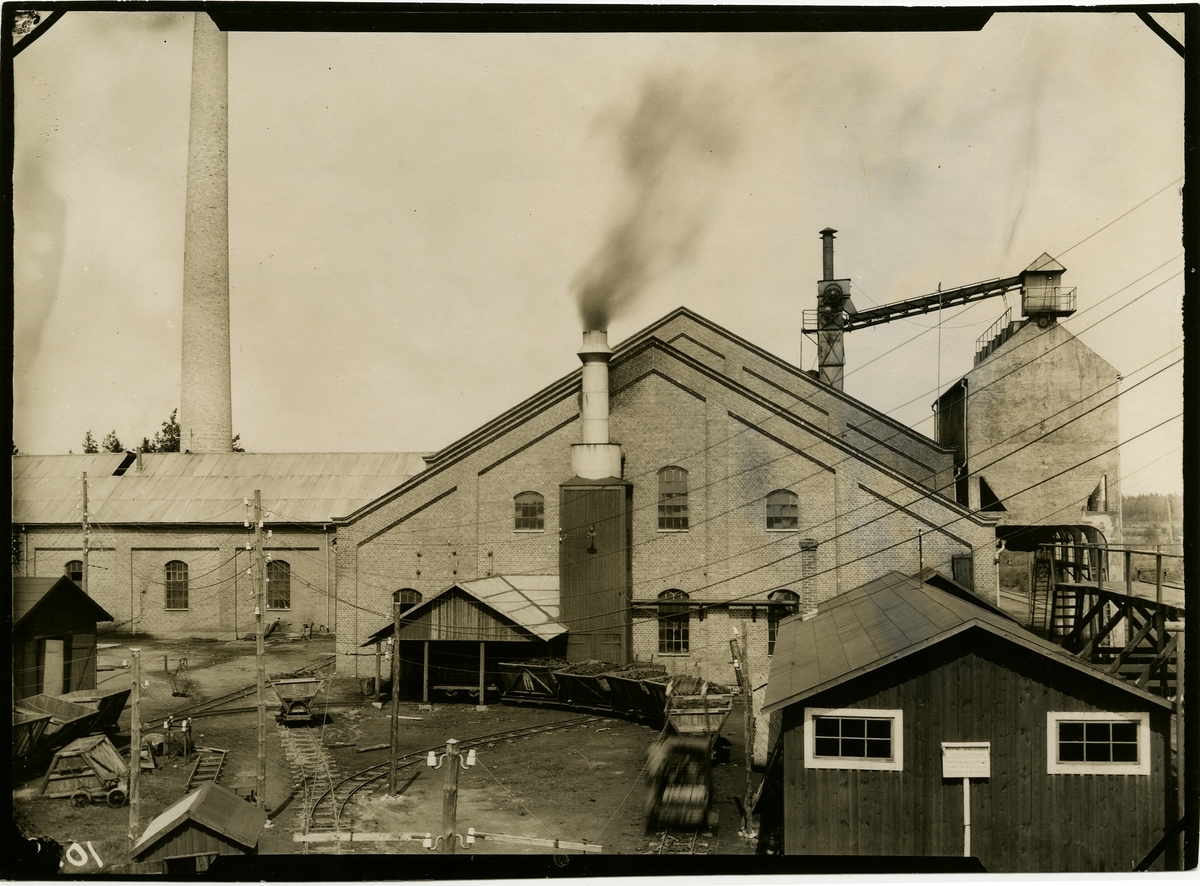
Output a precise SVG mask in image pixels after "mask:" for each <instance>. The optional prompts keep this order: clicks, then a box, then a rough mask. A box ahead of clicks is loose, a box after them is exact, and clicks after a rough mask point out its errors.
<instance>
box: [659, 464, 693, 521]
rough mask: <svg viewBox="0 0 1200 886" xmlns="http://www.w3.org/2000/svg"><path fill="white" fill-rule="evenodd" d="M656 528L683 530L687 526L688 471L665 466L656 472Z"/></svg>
mask: <svg viewBox="0 0 1200 886" xmlns="http://www.w3.org/2000/svg"><path fill="white" fill-rule="evenodd" d="M658 528H659V529H660V530H667V531H675V532H683V531H687V528H688V472H687V471H685V470H684V469H683V468H679V467H674V466H671V467H666V468H663V469H662V470H661V471H659V472H658Z"/></svg>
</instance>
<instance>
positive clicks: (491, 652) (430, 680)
mask: <svg viewBox="0 0 1200 886" xmlns="http://www.w3.org/2000/svg"><path fill="white" fill-rule="evenodd" d="M558 618H559V597H558V577H557V576H553V575H493V576H490V577H488V578H481V579H477V580H475V581H464V582H459V583H457V584H454V585H451V586H450V587H448V588H446V589H445V590H444V591H442V592H441V593H440V594H437V595H436V596H434V597H430V598H429V599H428V600H425V601H423V602H421V603H419V604H417V605H416V606H413V607H412V608H411V609H408V610H406V611H405V612H404V613H403V616H402V618H401V621H400V636H399V641H400V642H399V650H400V664H401V669H400V673H401V692H402V693H413V692H419V693H420V695H421V697H422V699H424V700H426V701H428V699H429V692H430V690H431V689H432V690H434V691H440V692H444V693H449V694H451V695H454V694H457V693H469V694H471V695H472V696H475V697H477V699H478V701H479V703H480V704H482V703H483V701H484V694H485V692H486V691H487V689H488V688H490V686H492V685H494V684H495V680H494V679H493V678H494V675H496V674H498V673H499V663H500V662H501V661H512V660H523V659H527V658H532V657H536V656H547V655H557V654H561V652H562V648H563V646H562V642H561V640H562V638H565V635H566V633H567V628H566V626H565V625H563V624H561V623H560V622H559V621H558ZM394 632H395V624H394V622H393V623H388V624H386V625H384V626H383V627H382V628H380V629H379V630H378V631H376V632H375V633H374V634H372V635H371V636H370V637H368V638H367V641H366V642H365V643H363V644H362V645H363V646H368V645H375V647H376V649H377V650H379V649H381V647H382V643H383V642H384V641H386V640H387V639H388V638H389V637H391V636H392V634H393V633H394ZM377 660H378V659H377ZM381 676H384V677H386V675H381Z"/></svg>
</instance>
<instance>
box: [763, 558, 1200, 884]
mask: <svg viewBox="0 0 1200 886" xmlns="http://www.w3.org/2000/svg"><path fill="white" fill-rule="evenodd" d="M765 702H766V703H765V705H764V711H765V712H766V713H767V714H770V713H771V712H772V711H780V712H782V730H781V732H782V735H781V741H780V744H779V745H778V746H777V748H776V753H775V754H774V755H773V756H774V764H775V765H778V766H779V769H778V770H775V771H769V772H768V778H767V781H766V782H764V785H767V784H774V785H776V787H775V788H774V789H773V791H772V792H771V793H773V795H774V797H775V798H776V801H777V802H779V803H780V808H779V811H780V812H781V814H782V818H783V821H782V825H783V837H784V847H783V848H784V852H785V853H786V854H789V855H843V856H850V855H855V856H872V855H873V856H910V857H911V856H954V855H959V856H962V855H968V856H972V857H975V858H977V859H979V861H980V863H982V865H983V867H984V868H985V869H986V870H988V871H991V872H1076V871H1080V872H1081V871H1131V870H1133V869H1134V867H1135V866H1137V865H1139V864H1142V863H1148V859H1149V857H1150V856H1151V855H1152V854H1153V852H1152V851H1153V850H1155V849H1157V848H1158V847H1157V844H1159V842H1160V841H1161V840H1163V838H1164V836H1165V835H1166V834H1167V833H1168V832H1169V831H1171V830H1172V828H1173V827H1174V825H1175V823H1176V821H1177V820H1178V818H1179V815H1178V812H1177V806H1176V804H1177V791H1178V788H1179V785H1178V776H1177V775H1176V773H1175V772H1174V771H1173V769H1174V767H1173V766H1172V765H1171V757H1172V752H1173V749H1172V748H1171V734H1172V733H1171V706H1170V704H1169V702H1167V701H1166V700H1165V699H1163V698H1160V697H1159V696H1157V695H1154V694H1152V693H1150V692H1147V691H1146V690H1144V689H1142V688H1140V687H1138V686H1136V685H1134V684H1132V683H1127V682H1125V681H1123V680H1121V679H1119V678H1118V677H1115V676H1113V675H1111V674H1108V673H1105V672H1104V671H1101V670H1100V669H1098V668H1096V667H1094V666H1092V665H1091V664H1089V663H1088V662H1086V661H1084V660H1081V659H1079V658H1077V657H1076V656H1074V655H1072V654H1070V653H1069V652H1068V651H1067V650H1065V649H1063V648H1062V647H1060V646H1056V645H1055V644H1053V643H1050V642H1048V641H1046V640H1043V639H1041V638H1039V637H1037V636H1035V635H1034V634H1032V633H1030V632H1029V631H1026V630H1025V629H1024V628H1022V627H1020V626H1019V625H1018V624H1017V623H1016V622H1014V621H1013V620H1011V619H1009V618H1008V617H1007V616H1004V615H1003V614H1000V613H998V612H997V611H996V610H995V609H994V608H993V607H990V606H986V605H979V604H976V603H975V602H973V601H971V600H968V599H965V598H964V597H962V596H958V595H955V594H952V593H947V592H945V591H943V590H939V589H938V588H936V587H932V586H930V585H929V584H923V583H921V582H920V581H918V580H916V579H914V578H909V577H906V576H904V575H901V574H900V573H898V572H892V573H889V574H887V575H885V576H882V577H881V578H879V579H876V580H875V581H873V582H870V583H868V584H866V585H863V586H861V587H858V588H855V589H854V590H851V591H847V592H845V593H843V594H840V595H838V596H837V597H835V598H833V599H831V600H829V601H827V602H825V603H822V604H821V606H820V607H819V609H818V611H817V613H816V614H815V615H811V614H809V615H806V617H805V618H800V617H798V616H795V617H792V618H791V619H788V620H786V621H784V622H782V623H781V624H780V628H779V635H778V640H777V641H776V647H775V654H774V656H773V658H772V661H771V671H770V676H769V678H768V681H767V691H766V699H765ZM759 808H760V811H762V801H761V799H760V807H759ZM1163 864H1164V860H1163V858H1161V857H1160V858H1159V859H1158V861H1157V862H1156V863H1155V864H1154V867H1153V868H1152V869H1161V868H1162V867H1163Z"/></svg>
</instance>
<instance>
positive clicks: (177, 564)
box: [166, 560, 188, 609]
mask: <svg viewBox="0 0 1200 886" xmlns="http://www.w3.org/2000/svg"><path fill="white" fill-rule="evenodd" d="M166 589H167V606H166V608H167V609H187V608H188V566H187V564H186V563H184V562H183V561H182V560H172V561H171V562H170V563H168V564H167V575H166Z"/></svg>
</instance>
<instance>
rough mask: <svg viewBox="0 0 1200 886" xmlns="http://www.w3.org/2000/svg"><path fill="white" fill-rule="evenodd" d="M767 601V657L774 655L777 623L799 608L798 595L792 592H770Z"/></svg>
mask: <svg viewBox="0 0 1200 886" xmlns="http://www.w3.org/2000/svg"><path fill="white" fill-rule="evenodd" d="M767 599H768V600H770V601H771V602H770V603H769V604H768V605H767V655H774V654H775V638H776V637H778V636H779V623H780V622H781V621H783V620H784V619H785V618H787V617H788V616H789V615H795V614H796V612H797V610H799V608H800V595H799V594H796V593H794V592H792V591H771V593H769V594H767Z"/></svg>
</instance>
